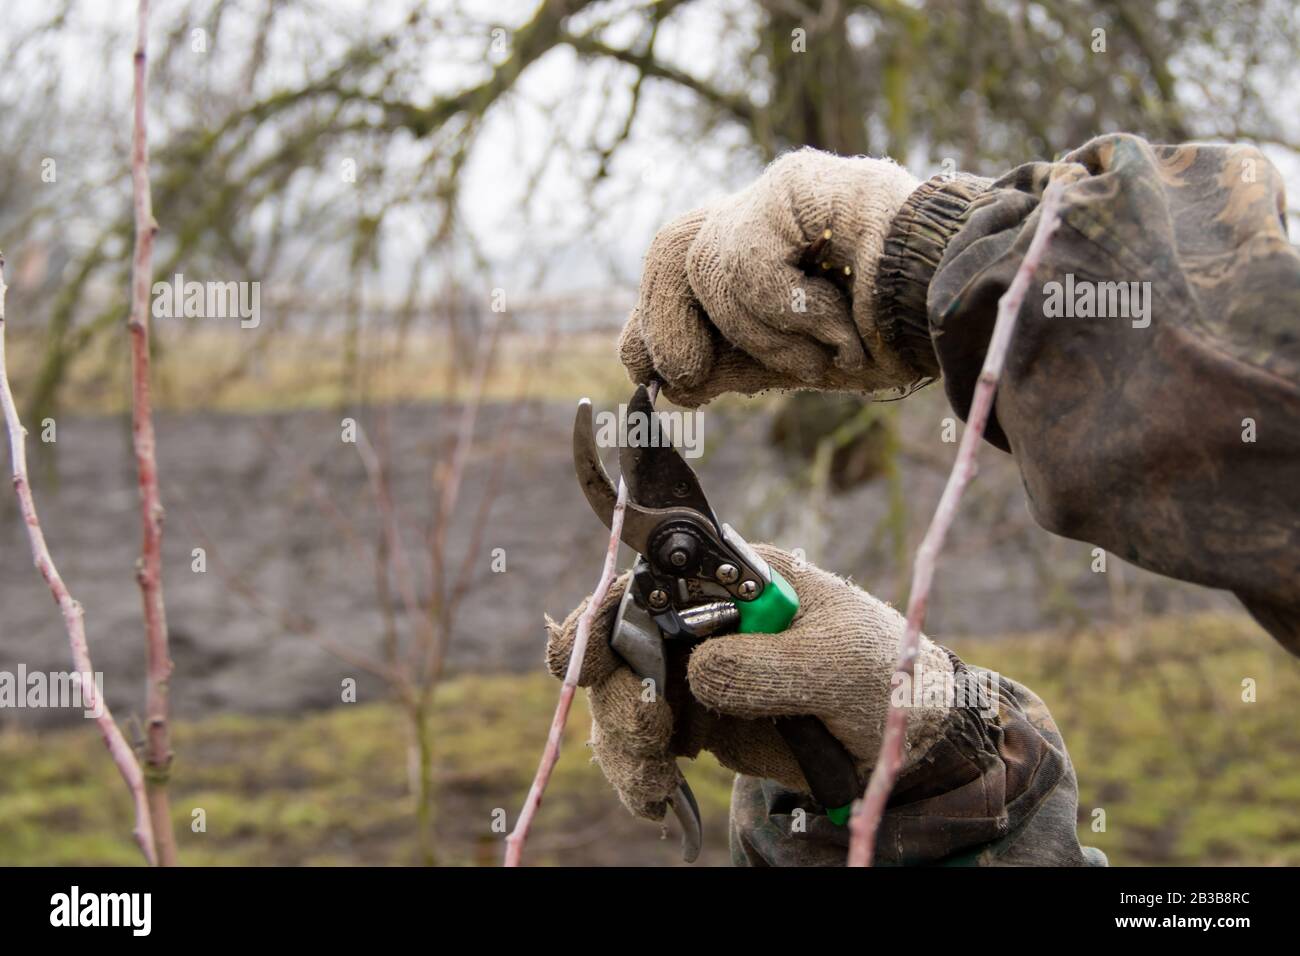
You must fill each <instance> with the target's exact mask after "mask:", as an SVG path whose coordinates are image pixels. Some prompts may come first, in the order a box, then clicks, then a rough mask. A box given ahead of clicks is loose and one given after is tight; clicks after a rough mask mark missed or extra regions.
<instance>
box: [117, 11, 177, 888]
mask: <svg viewBox="0 0 1300 956" xmlns="http://www.w3.org/2000/svg"><path fill="white" fill-rule="evenodd" d="M148 40H149V0H140V4H139V7H138V16H137V20H136V39H135V55H134V61H135V109H134V121H133V125H132V131H131V183H132V189H133V192H134V196H135V254H134V257H133V260H132V265H131V317H130V321H129V322H128V326H127V327H128V328H129V330H130V333H131V419H132V429H131V431H132V437H133V439H134V446H135V467H136V474H137V476H138V481H139V486H140V523H141V526H142V528H143V541H142V543H141V549H140V551H141V553H140V562H139V565H138V566H137V570H136V578H137V580H138V581H139V584H140V596H141V598H142V600H143V602H144V626H145V639H146V646H147V659H148V675H147V678H146V681H147V683H146V699H145V715H146V727H145V766H146V767H147V768H148V773H147V775H146V778H145V779H146V783H147V786H148V792H149V812H150V819H151V820H152V822H153V829H154V843H155V844H156V846H157V848H158V863H159V864H160V865H162V866H175V865H176V841H175V837H174V836H173V834H172V824H171V807H170V803H169V801H168V798H167V780H168V777H169V776H170V774H171V763H172V749H171V733H170V730H169V729H168V726H167V712H168V701H169V692H170V691H169V681H170V679H171V673H172V661H171V655H170V654H169V653H168V649H167V613H166V609H165V608H164V606H163V592H162V522H163V508H162V501H161V499H160V496H159V493H158V459H157V454H156V450H155V441H154V429H153V403H152V398H151V396H150V371H149V290H150V288H151V284H152V279H153V240H154V236H155V235H157V233H158V223H157V222H156V221H155V220H154V217H153V200H152V198H151V196H150V194H149V140H148V133H147V129H146V126H145V117H146V99H147V94H148V88H147V83H148V63H147V61H146V56H145V50H146V48H147V45H148Z"/></svg>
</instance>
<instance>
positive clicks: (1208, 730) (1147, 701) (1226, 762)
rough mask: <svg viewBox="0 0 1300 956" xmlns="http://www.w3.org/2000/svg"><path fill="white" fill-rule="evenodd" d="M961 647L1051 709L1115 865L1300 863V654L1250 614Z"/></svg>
mask: <svg viewBox="0 0 1300 956" xmlns="http://www.w3.org/2000/svg"><path fill="white" fill-rule="evenodd" d="M953 649H954V650H955V651H957V652H958V653H959V654H962V655H963V656H964V657H966V658H967V659H968V660H970V661H972V662H973V663H977V664H980V665H983V666H985V667H991V668H994V669H996V670H998V671H1000V672H1001V673H1003V674H1006V675H1007V676H1009V677H1013V678H1015V679H1016V680H1018V681H1020V682H1022V683H1024V684H1027V685H1028V686H1029V687H1031V688H1033V690H1034V691H1035V692H1037V693H1038V694H1039V696H1041V697H1042V698H1043V700H1044V701H1045V702H1046V703H1047V706H1048V708H1049V709H1050V710H1051V712H1052V714H1053V716H1054V717H1055V718H1056V721H1057V724H1058V725H1059V726H1060V728H1061V732H1062V734H1063V735H1064V737H1065V742H1066V746H1067V748H1068V749H1069V751H1070V755H1071V757H1072V759H1073V761H1074V765H1075V769H1076V771H1077V773H1078V776H1079V807H1080V810H1079V816H1080V826H1079V838H1080V840H1081V841H1082V842H1084V843H1085V844H1091V845H1093V846H1097V847H1100V848H1101V849H1103V850H1105V851H1106V853H1107V855H1108V856H1109V857H1110V860H1111V863H1112V864H1118V865H1142V864H1172V865H1198V864H1278V865H1289V866H1295V865H1300V800H1298V799H1297V797H1298V796H1300V660H1297V659H1296V658H1294V657H1292V656H1291V655H1289V654H1287V653H1286V652H1285V651H1283V650H1282V649H1281V648H1280V647H1278V645H1277V644H1276V643H1275V642H1274V641H1273V640H1272V639H1270V638H1269V637H1268V636H1267V635H1266V634H1264V633H1263V632H1262V631H1261V630H1260V628H1259V627H1258V625H1256V624H1254V623H1253V622H1252V621H1250V620H1249V619H1248V618H1246V617H1244V616H1236V615H1202V616H1196V617H1190V618H1188V617H1168V618H1155V619H1150V620H1147V621H1143V622H1141V623H1140V624H1137V625H1135V626H1131V627H1124V628H1112V629H1109V630H1106V631H1100V632H1092V633H1083V634H1078V635H1075V636H1073V637H1069V638H1066V637H1063V636H1061V635H1058V634H1047V635H1039V636H1030V637H1020V638H1013V639H1008V640H1003V641H996V642H978V643H977V642H958V643H954V645H953ZM1248 679H1249V680H1252V681H1254V686H1255V701H1254V702H1247V701H1246V700H1243V692H1244V690H1245V688H1244V687H1243V681H1245V680H1248ZM1097 809H1100V810H1104V811H1105V826H1106V829H1105V831H1104V832H1094V830H1093V828H1092V823H1093V819H1094V816H1093V811H1094V810H1097Z"/></svg>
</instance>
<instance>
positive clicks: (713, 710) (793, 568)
mask: <svg viewBox="0 0 1300 956" xmlns="http://www.w3.org/2000/svg"><path fill="white" fill-rule="evenodd" d="M756 550H757V551H758V552H759V553H760V554H761V555H762V556H763V557H764V558H765V559H766V560H767V561H768V562H769V563H770V564H771V566H772V568H773V569H774V570H776V571H778V572H780V573H781V574H782V575H783V576H784V577H785V578H786V580H788V581H789V582H790V584H791V585H792V586H793V587H794V589H795V592H796V593H797V594H798V595H799V605H800V606H799V613H798V614H797V615H796V617H795V619H794V621H793V622H792V623H791V626H790V627H789V628H788V629H787V630H786V631H784V632H783V633H781V634H732V635H726V636H723V637H715V638H711V639H709V640H707V641H705V642H704V643H702V644H700V645H698V646H697V647H696V648H695V649H694V651H693V652H692V653H691V655H690V660H689V662H688V664H687V669H686V679H687V681H688V684H689V689H690V694H689V696H688V695H685V694H681V695H676V694H671V693H670V694H667V695H665V694H664V693H662V692H656V691H660V690H661V689H656V688H647V687H645V686H643V684H642V682H641V680H640V679H639V678H638V677H637V676H636V675H635V674H634V673H633V672H632V671H631V670H630V669H629V668H628V667H627V665H626V664H624V663H623V662H622V660H621V659H620V658H619V657H618V656H617V655H616V654H615V653H614V652H613V651H612V650H611V649H610V646H609V638H610V628H611V627H612V626H613V622H614V616H615V614H616V612H617V609H618V604H619V600H620V599H621V597H622V594H623V589H624V588H625V587H626V585H627V579H628V576H627V575H624V576H623V577H622V578H620V579H619V580H618V581H616V582H615V584H614V586H613V587H612V588H611V589H610V594H609V595H608V596H607V597H606V599H605V601H604V602H603V603H602V605H601V607H600V609H599V611H598V613H597V616H596V621H595V624H594V626H593V628H592V632H591V635H590V638H589V643H588V645H587V654H586V658H585V660H584V662H583V668H582V677H581V680H580V683H581V684H582V686H584V687H587V688H589V695H590V700H591V712H592V736H591V743H592V748H593V750H594V752H595V757H596V760H597V762H598V763H599V764H600V767H601V770H602V771H603V772H604V774H605V776H606V778H607V779H608V780H609V782H610V783H611V784H612V785H613V786H614V788H615V790H617V791H618V794H619V796H620V798H621V799H622V800H623V803H624V804H625V805H626V806H627V807H628V809H630V810H631V811H632V812H633V813H636V814H637V815H639V816H643V817H647V818H649V819H652V820H660V819H662V818H663V816H664V813H665V812H666V810H667V803H668V799H669V798H670V797H671V796H672V793H673V791H674V789H675V788H676V787H677V784H678V782H679V781H680V779H681V776H680V772H679V771H678V769H677V766H676V758H677V757H678V756H682V757H694V756H696V755H697V754H698V753H699V752H700V751H701V750H708V751H710V752H712V753H713V754H714V755H715V756H716V757H717V758H718V760H719V762H720V763H722V764H723V765H724V766H726V767H728V768H730V769H732V770H735V771H737V772H738V773H744V774H749V775H751V776H757V777H765V778H769V779H772V780H776V781H777V782H778V783H781V784H783V785H784V786H787V787H790V788H792V789H795V790H801V791H804V792H807V790H808V786H807V783H806V781H805V780H804V777H803V773H802V772H801V771H800V769H799V766H798V764H797V763H796V762H795V759H794V755H793V754H792V753H791V752H790V750H789V748H788V747H787V746H786V744H785V741H784V740H782V739H781V736H780V734H779V733H778V732H777V730H776V726H775V724H774V723H773V721H772V719H771V718H773V717H779V716H788V715H798V714H812V715H814V716H816V717H819V718H821V720H822V721H823V723H825V724H826V726H827V728H829V729H830V731H831V733H833V734H834V735H835V736H836V737H837V738H839V740H840V742H841V743H843V744H844V746H845V748H846V749H847V750H848V751H849V753H850V754H851V755H852V756H853V758H854V761H855V763H856V765H857V767H858V772H859V776H860V778H861V780H862V781H863V782H865V780H866V776H867V774H868V773H869V771H870V769H871V766H872V764H873V763H874V761H875V758H876V753H877V751H878V750H879V747H880V739H881V735H882V733H883V730H884V723H885V716H886V714H887V712H888V708H889V696H890V679H891V677H892V674H893V670H894V664H895V657H896V655H897V652H898V639H899V636H900V635H901V634H902V631H903V625H904V621H903V618H902V616H901V615H900V614H899V613H898V612H897V611H895V610H894V609H893V608H892V607H890V606H888V605H886V604H884V603H882V602H880V601H878V600H876V599H875V598H874V597H872V596H871V595H869V594H867V593H866V592H865V591H863V590H861V589H860V588H857V587H855V586H854V585H852V584H850V583H848V582H847V581H844V580H843V579H841V578H839V577H836V576H835V575H833V574H829V573H828V572H826V571H822V570H821V569H819V568H816V567H813V566H811V565H808V564H806V563H805V564H802V565H800V564H799V563H798V562H796V560H795V559H794V556H793V555H791V554H790V553H789V552H786V551H781V550H779V549H777V548H773V547H769V546H766V545H758V546H756ZM585 606H586V602H584V603H583V605H581V606H579V607H578V608H577V609H576V610H574V611H573V613H571V614H570V615H569V616H568V618H567V619H566V620H565V621H564V622H563V623H562V624H557V623H555V622H549V632H550V639H549V642H548V644H547V663H548V666H549V668H550V670H551V672H552V673H553V674H554V675H555V676H556V677H563V675H564V672H565V670H566V668H567V666H568V659H569V654H570V652H571V651H572V648H573V639H574V636H575V634H576V631H577V623H578V617H579V615H580V614H581V612H582V610H583V609H584V608H585ZM917 669H918V673H923V672H925V673H929V674H941V675H945V676H946V677H951V675H952V664H951V661H950V660H949V658H948V656H947V654H946V653H945V652H944V651H943V649H942V648H940V647H938V646H936V645H935V644H933V643H931V642H930V640H929V639H928V638H925V637H922V639H921V655H920V658H919V659H918V661H917ZM671 679H672V678H671V677H670V680H671ZM928 679H929V678H927V680H928ZM669 699H672V700H673V703H672V704H670V703H669ZM945 713H946V712H945V710H944V709H943V708H941V707H922V708H916V709H914V710H912V712H911V713H910V715H909V721H908V740H907V743H908V753H907V758H906V763H907V764H910V763H911V762H912V761H914V760H916V759H917V758H919V757H920V756H921V755H922V754H923V753H924V752H925V751H926V750H927V749H928V748H929V747H930V745H931V744H932V743H934V741H935V740H937V739H938V738H939V736H941V735H942V733H943V723H944V719H945Z"/></svg>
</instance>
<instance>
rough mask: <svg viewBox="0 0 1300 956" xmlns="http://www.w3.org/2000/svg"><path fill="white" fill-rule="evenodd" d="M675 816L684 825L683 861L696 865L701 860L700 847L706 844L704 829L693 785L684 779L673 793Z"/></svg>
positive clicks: (672, 801)
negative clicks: (692, 788) (692, 790)
mask: <svg viewBox="0 0 1300 956" xmlns="http://www.w3.org/2000/svg"><path fill="white" fill-rule="evenodd" d="M670 802H671V803H672V805H673V814H674V815H675V816H676V817H677V822H678V823H680V824H681V825H682V859H683V860H685V861H686V862H687V863H694V862H695V861H696V860H698V859H699V858H700V847H701V845H703V842H704V828H703V826H702V825H701V824H700V805H699V804H698V803H696V802H695V794H693V793H691V785H690V784H689V783H687V782H686V778H685V777H683V778H682V782H681V783H679V784H678V785H677V790H676V791H675V792H674V793H673V796H672V800H671V801H670Z"/></svg>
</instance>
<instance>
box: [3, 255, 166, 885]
mask: <svg viewBox="0 0 1300 956" xmlns="http://www.w3.org/2000/svg"><path fill="white" fill-rule="evenodd" d="M6 291H7V287H6V286H5V275H4V256H3V255H0V406H3V408H4V419H5V426H6V428H7V429H8V431H9V455H10V460H11V462H12V465H13V480H14V492H15V493H16V494H17V495H18V510H19V512H20V513H21V514H22V518H23V524H24V525H25V526H26V528H27V540H28V541H29V542H30V543H31V546H32V557H33V559H35V561H36V569H37V570H38V571H40V572H41V577H42V578H44V579H45V583H46V584H47V585H49V588H50V593H51V594H52V595H54V603H55V604H57V605H58V606H59V610H60V611H61V612H62V613H63V625H64V627H65V628H66V629H67V632H68V643H69V644H70V645H71V647H72V664H73V667H74V669H75V672H76V673H77V674H79V675H81V700H82V705H83V706H84V708H85V709H86V710H88V711H92V712H98V714H99V716H98V717H96V718H95V722H96V723H97V724H98V725H99V732H100V735H101V736H102V737H103V738H104V746H106V747H107V748H108V753H109V756H111V757H112V758H113V763H115V764H117V769H118V772H120V773H121V774H122V779H123V780H125V781H126V786H127V789H128V790H130V791H131V801H132V802H133V803H134V804H135V830H134V831H133V832H134V836H135V841H136V843H138V844H139V845H140V851H141V852H142V853H143V854H144V858H145V860H146V861H147V862H148V863H149V864H150V865H152V864H154V863H155V862H157V854H156V852H155V850H154V837H153V827H152V826H151V825H150V822H149V801H148V799H147V797H146V795H145V784H144V773H143V772H142V771H141V769H140V764H139V762H138V761H137V760H136V759H135V754H134V752H132V750H131V745H130V744H128V743H127V741H126V738H125V737H124V736H122V731H121V729H120V728H119V727H118V726H117V722H116V721H115V720H114V719H113V714H112V712H111V711H110V710H109V709H108V703H107V702H106V701H102V700H99V699H98V698H97V695H98V693H99V688H98V687H97V686H96V684H95V680H94V673H95V668H94V665H93V664H91V661H90V648H89V646H88V645H87V643H86V620H85V612H84V611H83V610H82V607H81V605H80V604H79V603H78V602H77V601H75V600H73V597H72V594H71V593H70V592H69V591H68V586H67V585H66V584H64V583H63V578H62V577H61V576H60V575H59V569H58V568H57V567H55V565H54V559H53V558H52V557H50V549H49V547H48V546H47V545H46V543H45V533H44V532H43V531H42V530H41V522H40V519H39V518H38V517H37V515H36V502H35V500H34V499H33V498H32V488H31V484H30V483H29V482H28V480H27V445H26V441H25V438H26V435H27V430H26V429H25V428H23V426H22V422H20V421H19V420H18V409H17V407H16V406H15V405H14V396H13V393H12V392H11V391H10V389H9V374H8V371H7V369H6V365H5V292H6Z"/></svg>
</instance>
